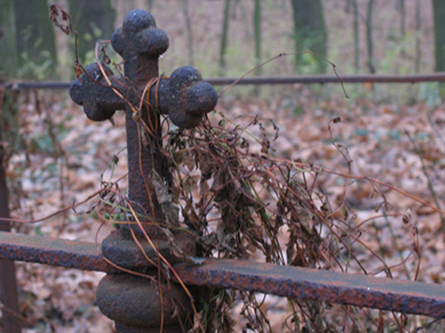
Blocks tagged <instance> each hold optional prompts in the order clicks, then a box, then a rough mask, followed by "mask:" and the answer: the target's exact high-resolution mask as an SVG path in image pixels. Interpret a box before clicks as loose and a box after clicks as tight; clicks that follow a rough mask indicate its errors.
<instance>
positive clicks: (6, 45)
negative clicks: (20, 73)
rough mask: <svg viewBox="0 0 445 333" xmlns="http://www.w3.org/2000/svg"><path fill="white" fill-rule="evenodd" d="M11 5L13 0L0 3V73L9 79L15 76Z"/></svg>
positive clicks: (12, 12)
mask: <svg viewBox="0 0 445 333" xmlns="http://www.w3.org/2000/svg"><path fill="white" fill-rule="evenodd" d="M13 5H14V1H13V0H2V1H0V59H1V61H0V72H2V73H3V74H4V75H7V76H11V77H15V76H16V75H17V42H16V31H15V21H14V6H13ZM0 103H1V101H0Z"/></svg>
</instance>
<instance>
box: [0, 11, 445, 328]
mask: <svg viewBox="0 0 445 333" xmlns="http://www.w3.org/2000/svg"><path fill="white" fill-rule="evenodd" d="M111 44H112V47H113V48H114V49H115V50H116V51H117V52H118V53H119V54H120V55H121V56H122V57H123V59H124V60H125V63H124V71H125V77H123V78H122V77H115V76H113V74H112V72H111V70H110V69H109V68H108V67H107V66H106V65H105V64H99V63H94V64H91V65H89V66H87V67H86V68H85V72H84V73H83V74H82V75H81V76H80V77H79V79H77V80H75V81H74V82H73V83H72V84H69V87H70V95H71V97H72V99H73V100H74V102H76V103H77V104H79V105H81V106H83V108H84V111H85V113H86V115H87V116H88V118H90V119H92V120H95V121H102V120H106V119H111V118H112V117H113V116H114V115H115V112H116V111H117V110H125V117H126V132H127V149H128V165H129V193H128V200H129V202H131V203H132V207H133V208H132V209H134V212H133V213H134V214H133V215H132V217H129V220H128V221H127V222H128V224H123V225H122V226H121V227H120V228H119V229H118V230H116V231H114V232H112V233H111V234H110V235H109V236H108V237H107V238H106V239H105V240H104V242H103V243H102V249H101V250H99V249H97V248H96V245H95V244H92V243H86V242H80V241H68V240H61V239H51V238H48V237H38V236H33V237H31V236H26V235H20V234H13V233H9V232H1V233H0V258H3V259H11V260H17V261H27V262H36V263H41V264H47V265H52V266H61V267H69V268H77V269H81V270H94V271H102V272H106V273H107V275H106V277H105V278H104V279H103V280H102V281H101V282H100V284H99V287H98V290H97V302H98V305H99V307H100V309H101V311H102V312H103V313H104V314H105V315H106V316H108V317H109V318H111V319H113V320H114V321H115V324H116V329H117V330H118V331H119V332H158V331H159V326H160V325H161V323H163V325H164V332H180V331H181V330H182V329H183V327H181V326H180V323H178V321H181V320H184V318H186V317H187V316H189V315H190V311H189V309H184V310H182V311H180V312H181V313H179V314H178V313H176V317H175V316H173V315H172V314H173V313H174V312H175V311H177V309H175V307H174V306H173V305H172V304H167V303H168V302H167V303H165V304H163V310H162V311H164V314H165V318H168V319H166V321H163V320H164V319H162V320H161V313H160V310H159V304H158V298H159V297H158V295H157V292H156V288H157V285H155V284H153V283H150V281H149V280H148V279H147V278H146V277H142V276H138V275H133V274H129V273H125V272H122V271H121V270H120V269H118V268H117V267H120V268H122V267H123V268H125V269H126V270H130V271H135V272H139V275H143V274H142V273H141V272H144V274H147V275H148V276H153V272H152V271H151V268H150V264H149V261H150V260H153V261H157V260H159V258H160V256H159V254H161V258H162V260H165V263H166V264H167V263H168V264H171V265H172V268H173V270H172V272H175V274H172V276H171V281H170V282H166V283H169V284H170V283H171V284H172V285H173V288H170V292H171V293H172V294H173V297H174V298H175V299H179V300H182V302H183V303H184V304H188V303H190V299H189V297H188V295H186V293H185V292H184V290H183V288H181V286H180V285H179V283H185V284H187V285H195V286H213V287H219V288H230V289H237V290H243V291H253V292H261V293H265V294H273V295H278V296H283V297H289V298H298V299H302V300H318V301H327V302H331V303H340V304H348V305H355V306H359V307H369V308H375V309H381V310H389V311H397V312H402V313H410V314H421V315H426V316H429V317H432V318H443V317H444V316H445V288H444V287H443V286H440V285H431V284H426V283H421V282H409V281H395V280H392V279H385V278H375V277H371V276H366V275H352V274H345V273H337V272H332V271H325V270H315V269H307V268H299V267H290V266H279V265H274V264H268V263H256V262H253V261H241V260H232V259H221V260H220V259H209V258H195V259H194V263H189V262H183V260H181V259H180V258H177V257H175V255H174V254H173V253H172V249H171V248H170V246H169V242H167V240H166V239H165V238H163V237H162V235H160V234H159V233H158V232H157V231H156V227H154V226H153V225H152V224H150V222H153V221H154V220H162V219H165V216H162V214H161V213H160V212H161V209H160V208H159V207H160V203H159V202H158V201H157V198H156V195H155V191H153V184H152V183H151V180H150V179H149V177H147V175H151V174H152V173H153V171H156V173H157V174H159V175H163V177H164V178H168V177H169V175H168V174H166V168H165V164H164V162H165V161H164V158H163V156H162V154H160V149H158V147H160V146H161V142H160V138H161V136H162V135H161V132H160V129H161V126H159V123H160V114H166V115H168V116H169V117H170V119H171V121H172V122H173V123H174V124H175V125H176V126H178V127H179V128H181V129H188V128H193V127H194V126H196V125H197V124H198V123H199V122H200V121H201V119H202V117H203V115H205V114H206V113H207V112H209V111H211V110H213V108H214V107H215V105H216V102H217V97H218V96H217V94H216V91H215V90H214V88H213V87H212V85H211V84H214V85H218V84H231V83H233V82H235V79H208V80H203V79H202V77H201V75H200V74H199V72H198V71H197V70H196V69H194V68H193V67H189V66H186V67H182V68H179V69H177V70H175V71H174V72H173V74H172V75H171V76H170V78H159V74H158V57H159V56H160V55H161V54H162V53H164V52H165V51H166V49H167V48H168V44H169V42H168V37H167V35H166V34H165V32H164V31H162V30H160V29H158V28H156V24H155V21H154V18H153V16H152V15H151V14H150V13H147V12H145V11H142V10H134V11H131V12H130V13H128V14H127V16H126V17H125V19H124V22H123V26H122V27H121V28H118V29H117V30H116V32H115V33H114V34H113V36H112V38H111ZM342 81H343V82H344V83H348V82H351V83H352V82H398V83H414V82H426V81H445V74H443V73H439V74H431V75H420V76H377V75H364V76H343V77H342ZM335 82H339V79H338V77H336V76H309V77H305V76H300V77H273V78H244V79H243V80H241V81H240V82H239V84H289V83H335ZM67 87H68V84H64V83H62V84H61V83H18V84H15V85H10V86H8V88H11V89H38V88H45V89H51V88H67ZM140 96H145V97H144V99H146V100H147V101H148V103H140ZM149 105H150V106H151V107H149ZM154 110H155V111H154ZM147 124H150V126H149V127H148V128H145V127H146V125H147ZM141 130H142V131H143V133H144V135H145V136H146V138H145V140H144V139H141ZM141 146H142V148H143V149H141ZM138 216H144V218H138ZM173 223H178V222H177V221H173ZM145 236H149V237H145ZM134 237H136V238H137V239H139V240H140V243H138V244H136V243H135V242H134V241H133V238H134ZM175 237H176V239H177V241H178V243H179V246H180V248H181V250H182V251H183V252H184V253H186V254H187V255H188V256H195V254H196V245H195V244H194V241H193V238H191V237H189V236H188V234H187V233H181V232H179V233H176V234H175ZM147 239H156V245H155V244H153V243H151V242H149V241H147ZM142 250H143V251H142ZM111 263H112V264H111ZM154 276H156V274H154ZM192 306H193V304H191V307H192ZM191 307H190V308H191ZM168 314H170V316H168Z"/></svg>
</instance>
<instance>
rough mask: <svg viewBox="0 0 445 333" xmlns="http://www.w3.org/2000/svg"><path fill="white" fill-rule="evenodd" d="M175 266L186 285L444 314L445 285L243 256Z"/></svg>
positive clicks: (436, 316)
mask: <svg viewBox="0 0 445 333" xmlns="http://www.w3.org/2000/svg"><path fill="white" fill-rule="evenodd" d="M175 270H176V271H177V272H178V274H179V276H180V277H181V279H182V280H183V281H184V282H185V283H187V284H193V285H200V286H202V285H205V286H214V287H223V288H230V289H238V290H244V291H255V292H262V293H265V294H273V295H277V296H283V297H291V298H297V299H303V300H306V299H307V300H318V301H326V302H331V303H341V304H349V305H356V306H359V307H369V308H375V309H381V310H390V311H397V312H403V313H412V314H422V315H426V316H430V317H434V318H440V317H442V316H444V315H445V288H444V287H443V286H440V285H432V284H426V283H421V282H409V281H396V280H392V279H386V278H375V277H372V276H366V275H353V274H346V273H338V272H332V271H325V270H316V269H307V268H300V267H290V266H279V265H274V264H265V263H263V264H260V263H255V262H252V261H240V260H215V259H208V260H206V261H204V263H203V264H202V265H201V266H188V265H186V264H179V265H175Z"/></svg>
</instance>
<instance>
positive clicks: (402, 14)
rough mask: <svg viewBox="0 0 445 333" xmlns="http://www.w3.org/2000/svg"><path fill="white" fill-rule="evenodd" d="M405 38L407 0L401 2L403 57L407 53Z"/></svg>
mask: <svg viewBox="0 0 445 333" xmlns="http://www.w3.org/2000/svg"><path fill="white" fill-rule="evenodd" d="M405 37H406V10H405V0H400V40H401V42H402V50H401V55H402V57H404V56H405V55H406V52H405Z"/></svg>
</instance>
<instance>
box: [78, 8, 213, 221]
mask: <svg viewBox="0 0 445 333" xmlns="http://www.w3.org/2000/svg"><path fill="white" fill-rule="evenodd" d="M111 45H112V47H113V48H114V50H115V51H116V52H117V53H119V54H120V55H121V56H122V58H123V60H124V72H125V76H124V77H122V78H118V77H115V76H113V75H112V71H111V69H110V68H109V67H107V66H106V65H102V68H103V70H101V68H100V66H99V64H97V63H93V64H90V65H88V66H87V67H86V72H87V73H84V74H82V75H81V77H80V80H75V81H74V82H73V83H72V85H71V88H70V95H71V98H72V99H73V101H74V102H76V103H77V104H79V105H82V106H83V108H84V111H85V113H86V115H87V117H88V118H89V119H92V120H95V121H103V120H107V119H111V118H112V117H113V115H114V114H115V112H116V111H117V110H125V114H126V132H127V150H128V169H129V195H128V198H129V200H130V201H131V203H132V204H133V206H135V208H136V209H135V210H136V211H137V212H138V213H141V214H143V215H147V216H148V217H149V219H155V220H156V221H162V220H163V219H164V218H165V217H164V216H163V214H162V210H160V209H157V208H158V202H157V199H156V193H155V192H154V191H153V188H152V184H151V182H150V179H149V177H150V175H151V171H152V170H155V171H156V172H157V173H158V174H159V175H160V176H161V177H163V178H164V179H167V180H168V179H169V177H170V175H169V173H168V166H167V164H166V160H165V157H164V156H163V155H162V153H161V152H160V150H159V149H158V148H159V147H160V146H161V144H162V143H161V140H160V138H161V136H162V132H161V126H160V114H167V115H168V116H169V117H170V119H171V121H172V122H173V123H174V124H175V125H176V126H178V127H179V128H181V129H187V128H192V127H195V126H196V125H198V124H199V123H200V122H201V120H202V118H203V115H204V114H206V113H207V112H209V111H211V110H213V109H214V107H215V105H216V103H217V99H218V96H217V93H216V91H215V89H214V88H213V87H212V86H211V85H210V84H208V83H207V82H204V81H203V80H202V77H201V74H200V73H199V72H198V71H197V70H196V69H195V68H193V67H190V66H186V67H181V68H178V69H176V70H175V71H174V72H173V73H172V74H171V76H170V78H160V80H159V82H157V83H155V84H153V85H151V88H150V89H149V91H148V93H147V95H148V96H142V94H143V92H144V89H145V88H146V87H147V85H148V84H149V82H150V81H152V80H154V79H157V78H158V76H159V73H158V71H159V69H158V68H159V66H158V58H159V56H160V55H161V54H163V53H164V52H165V51H166V50H167V48H168V46H169V41H168V37H167V34H166V33H165V32H164V31H163V30H161V29H158V28H156V22H155V19H154V18H153V16H152V15H151V14H150V13H148V12H146V11H143V10H133V11H131V12H129V13H128V14H127V15H126V17H125V19H124V22H123V26H122V27H120V28H118V29H117V30H116V31H115V32H114V34H113V36H112V37H111ZM104 73H105V74H106V76H107V79H106V77H104ZM116 91H119V93H117V92H116ZM119 95H121V96H122V97H123V98H122V97H121V96H119ZM147 97H148V101H149V105H150V106H148V103H146V102H145V103H143V104H142V108H141V110H139V105H140V104H141V103H140V101H141V98H147ZM144 123H145V125H143V124H144ZM147 127H148V128H149V130H148V131H147Z"/></svg>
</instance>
